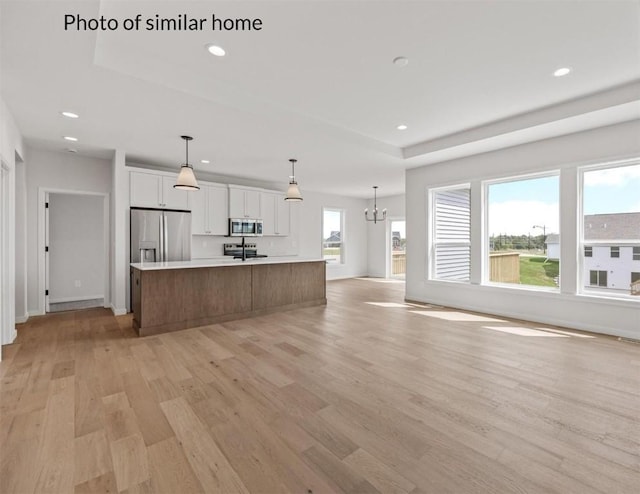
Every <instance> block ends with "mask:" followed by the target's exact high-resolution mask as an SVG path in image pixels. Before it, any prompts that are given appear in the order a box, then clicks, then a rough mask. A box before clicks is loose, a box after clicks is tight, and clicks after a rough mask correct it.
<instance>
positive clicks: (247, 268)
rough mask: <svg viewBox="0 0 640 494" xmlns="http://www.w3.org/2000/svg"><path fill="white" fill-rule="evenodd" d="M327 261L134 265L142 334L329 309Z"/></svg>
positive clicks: (134, 298) (137, 326)
mask: <svg viewBox="0 0 640 494" xmlns="http://www.w3.org/2000/svg"><path fill="white" fill-rule="evenodd" d="M325 271H326V262H325V261H324V260H323V259H305V258H298V257H288V258H287V257H281V258H276V257H273V258H258V259H248V260H247V261H244V262H243V261H241V260H237V259H196V260H193V261H173V262H143V263H132V264H131V275H132V286H131V303H132V307H131V309H132V311H133V326H134V328H135V329H136V331H137V332H138V335H139V336H149V335H153V334H159V333H166V332H169V331H177V330H180V329H186V328H194V327H198V326H205V325H208V324H215V323H219V322H225V321H231V320H234V319H242V318H246V317H254V316H258V315H262V314H268V313H271V312H278V311H285V310H291V309H296V308H301V307H311V306H314V305H326V303H327V298H326V282H325V280H326V276H325V274H326V273H325Z"/></svg>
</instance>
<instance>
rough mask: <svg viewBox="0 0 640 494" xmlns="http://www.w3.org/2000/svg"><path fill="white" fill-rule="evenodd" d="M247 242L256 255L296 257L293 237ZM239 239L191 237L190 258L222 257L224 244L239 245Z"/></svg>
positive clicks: (296, 246) (295, 242)
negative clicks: (255, 248)
mask: <svg viewBox="0 0 640 494" xmlns="http://www.w3.org/2000/svg"><path fill="white" fill-rule="evenodd" d="M247 239H248V241H249V242H251V243H252V244H256V245H257V248H258V254H266V255H268V256H296V255H298V242H297V239H296V237H295V236H288V237H250V238H249V237H247ZM241 242H242V238H241V237H232V238H230V237H224V236H215V235H193V236H192V237H191V258H192V259H209V258H212V257H222V256H223V255H224V252H223V251H224V248H223V245H224V244H225V243H234V244H236V243H237V244H239V243H241Z"/></svg>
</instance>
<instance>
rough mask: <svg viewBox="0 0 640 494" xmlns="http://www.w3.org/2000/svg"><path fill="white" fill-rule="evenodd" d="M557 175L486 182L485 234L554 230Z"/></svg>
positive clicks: (550, 231) (556, 225) (558, 198)
mask: <svg viewBox="0 0 640 494" xmlns="http://www.w3.org/2000/svg"><path fill="white" fill-rule="evenodd" d="M559 201H560V187H559V178H558V177H557V176H554V177H542V178H533V179H528V180H518V181H516V182H503V183H499V184H492V185H490V186H489V235H490V236H491V235H499V234H503V233H504V234H507V235H528V234H531V235H541V234H542V233H543V229H542V228H534V225H536V226H541V227H545V230H544V231H546V233H547V235H548V234H549V233H558V225H559V222H560V209H559Z"/></svg>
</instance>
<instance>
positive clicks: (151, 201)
mask: <svg viewBox="0 0 640 494" xmlns="http://www.w3.org/2000/svg"><path fill="white" fill-rule="evenodd" d="M175 183H176V175H170V174H169V175H165V174H160V173H147V172H131V173H130V193H131V198H130V199H131V205H132V206H138V207H144V208H166V209H186V210H188V209H190V208H189V192H187V191H185V190H177V189H174V188H173V185H174V184H175Z"/></svg>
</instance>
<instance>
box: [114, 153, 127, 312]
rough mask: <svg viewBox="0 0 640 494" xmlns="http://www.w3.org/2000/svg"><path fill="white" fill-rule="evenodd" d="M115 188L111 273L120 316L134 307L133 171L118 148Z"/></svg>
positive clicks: (115, 164) (115, 303)
mask: <svg viewBox="0 0 640 494" xmlns="http://www.w3.org/2000/svg"><path fill="white" fill-rule="evenodd" d="M109 165H110V166H109V177H110V184H109V185H110V188H111V202H110V207H111V215H110V221H111V222H110V231H111V241H110V244H111V248H110V250H109V264H110V266H109V274H110V287H111V297H110V302H109V303H110V305H111V310H112V311H113V313H114V314H115V315H117V316H119V315H123V314H126V313H127V310H128V309H129V305H130V300H129V298H130V296H129V291H130V286H129V285H130V279H131V278H130V268H129V171H128V170H127V169H126V166H125V153H124V151H122V150H120V149H116V150H115V152H114V154H113V159H112V160H111V163H110V164H109Z"/></svg>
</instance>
